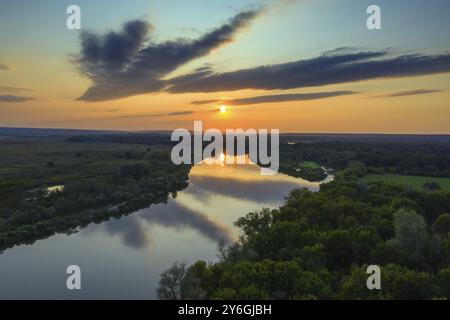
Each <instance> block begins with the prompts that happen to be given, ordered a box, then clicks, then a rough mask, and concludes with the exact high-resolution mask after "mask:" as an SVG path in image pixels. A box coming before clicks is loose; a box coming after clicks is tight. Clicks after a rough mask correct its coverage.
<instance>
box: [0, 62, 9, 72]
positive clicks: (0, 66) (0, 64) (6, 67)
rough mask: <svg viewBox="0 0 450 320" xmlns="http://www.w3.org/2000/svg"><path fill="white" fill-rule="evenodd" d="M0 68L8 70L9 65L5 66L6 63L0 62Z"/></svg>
mask: <svg viewBox="0 0 450 320" xmlns="http://www.w3.org/2000/svg"><path fill="white" fill-rule="evenodd" d="M0 70H1V71H8V70H9V66H7V65H6V64H3V63H0Z"/></svg>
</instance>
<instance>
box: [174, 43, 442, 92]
mask: <svg viewBox="0 0 450 320" xmlns="http://www.w3.org/2000/svg"><path fill="white" fill-rule="evenodd" d="M350 49H351V48H339V49H338V50H337V51H336V50H334V51H328V52H326V53H324V54H323V55H321V56H319V57H316V58H312V59H309V60H298V61H294V62H289V63H283V64H276V65H268V66H260V67H256V68H250V69H241V70H237V71H232V72H226V73H214V74H211V73H210V74H208V75H201V74H200V75H199V74H198V73H197V74H196V73H193V74H191V75H187V76H184V77H185V79H187V80H186V81H184V82H183V81H180V79H179V78H177V79H176V80H177V81H175V82H173V84H172V86H171V87H169V88H168V89H167V90H168V91H169V92H172V93H185V92H218V91H235V90H241V89H262V90H276V89H278V90H285V89H295V88H303V87H315V86H325V85H331V84H338V83H347V82H355V81H363V80H370V79H377V78H398V77H414V76H421V75H428V74H436V73H445V72H450V54H449V53H445V54H440V55H420V54H411V55H403V56H396V57H391V56H388V52H387V51H379V52H355V53H349V52H348V51H349V50H350ZM189 78H190V79H191V80H189Z"/></svg>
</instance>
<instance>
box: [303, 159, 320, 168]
mask: <svg viewBox="0 0 450 320" xmlns="http://www.w3.org/2000/svg"><path fill="white" fill-rule="evenodd" d="M300 168H301V169H303V170H316V169H320V166H319V165H318V164H317V163H316V162H314V161H303V162H301V163H300Z"/></svg>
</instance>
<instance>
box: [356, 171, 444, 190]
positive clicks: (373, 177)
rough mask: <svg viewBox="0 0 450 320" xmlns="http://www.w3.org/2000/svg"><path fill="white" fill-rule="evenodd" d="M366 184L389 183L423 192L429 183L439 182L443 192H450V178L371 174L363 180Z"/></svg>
mask: <svg viewBox="0 0 450 320" xmlns="http://www.w3.org/2000/svg"><path fill="white" fill-rule="evenodd" d="M361 180H362V181H364V182H374V181H383V182H387V183H394V184H401V185H404V186H410V187H412V188H414V189H416V190H423V185H424V184H425V183H427V182H437V183H438V184H439V185H440V187H441V189H442V190H447V191H450V178H436V177H418V176H403V175H398V174H369V175H367V176H364V177H363V178H362V179H361Z"/></svg>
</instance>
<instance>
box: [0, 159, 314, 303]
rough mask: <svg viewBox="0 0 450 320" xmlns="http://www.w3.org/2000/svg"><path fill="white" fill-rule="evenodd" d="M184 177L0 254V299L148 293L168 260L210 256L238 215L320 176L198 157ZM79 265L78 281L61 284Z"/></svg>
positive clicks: (233, 233)
mask: <svg viewBox="0 0 450 320" xmlns="http://www.w3.org/2000/svg"><path fill="white" fill-rule="evenodd" d="M189 182H190V184H189V187H188V188H186V189H185V190H183V191H181V192H179V194H178V196H177V197H176V199H170V200H169V201H168V203H167V204H159V205H153V206H151V207H150V208H147V209H143V210H140V211H137V212H135V213H133V214H131V215H129V216H127V217H123V218H121V219H118V220H116V219H112V220H110V221H108V222H104V223H101V224H91V225H90V226H89V227H87V228H86V229H83V230H81V231H80V232H78V233H76V234H72V235H56V236H53V237H50V238H48V239H45V240H41V241H38V242H36V243H35V244H33V245H30V246H26V245H22V246H19V247H15V248H12V249H9V250H7V251H6V252H5V253H4V254H3V255H0V299H15V298H30V299H58V298H61V299H80V298H86V299H101V298H105V299H133V298H134V299H154V298H156V295H155V288H156V286H157V283H158V280H159V274H160V273H161V272H163V271H164V270H165V269H167V268H168V267H169V266H170V265H171V264H172V263H173V262H174V261H186V262H188V263H192V262H194V261H196V260H199V259H202V260H205V261H214V260H215V254H216V248H217V244H218V243H219V242H220V241H222V240H223V241H225V242H227V241H228V242H231V241H234V240H236V239H237V237H238V236H239V230H238V229H236V228H235V227H234V226H233V222H234V221H236V219H237V218H239V217H241V216H243V215H245V214H246V213H248V212H250V211H254V210H259V209H260V208H262V207H269V208H274V207H277V206H279V205H280V204H282V203H283V200H284V197H285V196H287V195H288V193H289V191H290V190H291V189H293V188H299V187H305V188H309V189H311V190H318V189H319V184H318V183H312V182H308V181H305V180H302V179H296V178H293V177H290V176H287V175H284V174H278V175H276V176H261V175H260V174H259V167H257V166H256V165H250V164H249V165H225V166H221V165H214V166H207V165H196V166H195V167H194V168H193V169H192V171H191V174H190V180H189ZM72 264H75V265H78V266H80V268H81V273H82V277H81V278H82V281H81V282H82V289H81V290H79V291H77V290H74V291H69V290H67V288H66V279H67V276H68V275H66V273H65V270H66V268H67V266H69V265H72Z"/></svg>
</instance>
